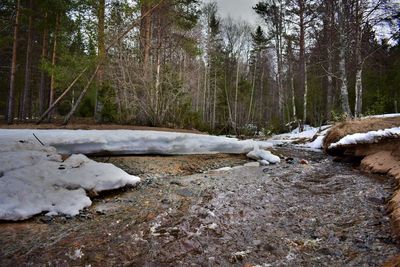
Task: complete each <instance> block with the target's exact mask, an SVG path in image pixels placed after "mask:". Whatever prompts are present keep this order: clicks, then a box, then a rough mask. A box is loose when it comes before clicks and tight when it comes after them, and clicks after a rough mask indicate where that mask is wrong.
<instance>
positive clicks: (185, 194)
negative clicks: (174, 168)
mask: <svg viewBox="0 0 400 267" xmlns="http://www.w3.org/2000/svg"><path fill="white" fill-rule="evenodd" d="M176 193H177V194H178V195H180V196H183V197H192V196H193V192H192V191H190V190H189V189H186V188H185V189H181V190H178V191H177V192H176Z"/></svg>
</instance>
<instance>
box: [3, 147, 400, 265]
mask: <svg viewBox="0 0 400 267" xmlns="http://www.w3.org/2000/svg"><path fill="white" fill-rule="evenodd" d="M275 152H276V153H277V154H281V156H282V157H285V158H287V161H286V160H284V161H283V162H282V163H281V164H278V165H270V166H266V167H241V168H235V169H232V170H227V171H207V170H209V169H217V168H220V167H226V166H237V165H243V163H245V162H246V161H247V160H246V159H245V158H244V157H243V156H232V155H214V156H210V155H207V156H206V155H203V156H192V157H191V156H182V157H124V158H98V159H97V160H99V161H109V162H112V163H114V164H116V165H118V166H120V167H121V168H123V169H124V170H126V171H128V172H130V173H132V174H136V175H139V176H141V177H142V178H144V179H143V182H142V183H141V184H140V185H139V186H137V187H135V188H125V189H123V190H119V191H114V192H109V193H107V194H103V195H101V196H98V197H97V198H95V199H94V200H93V202H94V204H93V205H92V207H90V208H89V209H87V210H85V211H83V212H82V213H81V214H80V215H79V216H77V217H75V218H69V217H64V216H59V217H55V218H48V217H46V216H37V217H35V218H33V219H31V220H29V221H25V222H20V223H6V222H2V223H1V224H0V244H1V247H0V265H2V266H20V265H46V266H47V265H49V266H59V265H66V266H85V265H86V266H88V265H89V264H90V265H91V266H253V265H260V266H379V265H380V264H381V263H383V262H384V261H385V260H387V259H388V258H389V257H391V256H393V255H395V254H397V253H399V250H400V247H399V244H398V243H397V242H396V241H395V240H394V239H393V238H392V236H391V228H390V222H389V218H388V216H387V211H386V203H387V200H388V199H389V198H390V196H391V193H392V192H393V184H392V181H391V180H390V179H388V178H387V177H384V176H375V175H364V174H362V173H361V172H360V171H358V170H357V169H354V168H353V167H352V166H351V165H349V164H344V163H335V162H333V161H332V159H331V158H327V157H326V156H325V155H323V154H322V153H316V152H311V151H301V150H295V149H292V148H282V149H279V150H278V151H275ZM302 159H305V160H307V161H308V164H300V161H301V160H302ZM303 163H304V161H303Z"/></svg>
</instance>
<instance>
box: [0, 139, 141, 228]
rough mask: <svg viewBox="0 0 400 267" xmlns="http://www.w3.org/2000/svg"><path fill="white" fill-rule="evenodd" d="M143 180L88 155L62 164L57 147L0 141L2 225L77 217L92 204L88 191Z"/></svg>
mask: <svg viewBox="0 0 400 267" xmlns="http://www.w3.org/2000/svg"><path fill="white" fill-rule="evenodd" d="M139 181H140V179H139V178H138V177H136V176H132V175H129V174H127V173H126V172H124V171H123V170H121V169H119V168H117V167H115V166H114V165H112V164H107V163H98V162H95V161H93V160H91V159H88V158H87V157H86V156H84V155H72V156H70V157H69V158H68V159H66V160H65V161H62V159H61V156H60V155H59V154H58V153H57V151H56V149H55V148H53V147H48V146H41V145H38V144H35V143H33V142H31V141H22V140H21V142H20V141H17V140H9V139H8V140H4V139H0V220H14V221H16V220H23V219H27V218H29V217H31V216H33V215H35V214H39V213H42V212H47V215H56V214H66V215H71V216H74V215H77V214H78V213H79V211H80V210H82V209H83V208H85V207H88V206H90V205H91V204H92V202H91V200H90V198H89V197H88V196H87V195H86V191H85V190H87V191H94V192H100V191H104V190H110V189H116V188H119V187H123V186H125V185H135V184H136V183H138V182H139Z"/></svg>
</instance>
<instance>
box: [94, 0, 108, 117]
mask: <svg viewBox="0 0 400 267" xmlns="http://www.w3.org/2000/svg"><path fill="white" fill-rule="evenodd" d="M104 13H105V0H99V3H98V7H97V19H98V25H97V38H98V40H97V48H98V60H99V62H101V63H100V67H99V70H98V72H97V86H96V91H95V98H94V101H95V104H94V118H95V120H96V121H100V120H101V115H100V114H101V106H102V105H101V103H100V101H99V89H100V90H101V88H102V87H103V80H104V58H105V54H106V45H105V32H104Z"/></svg>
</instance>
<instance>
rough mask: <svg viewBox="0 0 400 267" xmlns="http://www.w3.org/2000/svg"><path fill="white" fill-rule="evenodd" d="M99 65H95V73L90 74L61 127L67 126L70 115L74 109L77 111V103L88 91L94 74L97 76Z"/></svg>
mask: <svg viewBox="0 0 400 267" xmlns="http://www.w3.org/2000/svg"><path fill="white" fill-rule="evenodd" d="M100 65H101V63H98V64H97V66H96V69H95V71H94V72H93V74H92V77H90V80H89V81H88V82H87V84H86V86H85V88H84V89H83V91H82V92H81V94H80V95H79V97H78V99H77V100H76V102H75V104H74V106H73V107H72V109H71V111H70V112H69V113H68V115H67V116H66V117H65V119H64V123H63V125H67V124H68V122H69V120H70V119H71V117H72V115H74V113H75V111H76V109H77V108H78V106H79V103H80V102H81V101H82V99H83V96H84V95H85V94H86V92H87V90H88V89H89V87H90V84H91V83H92V82H93V80H94V78H95V77H96V74H97V72H98V70H99V68H100Z"/></svg>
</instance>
